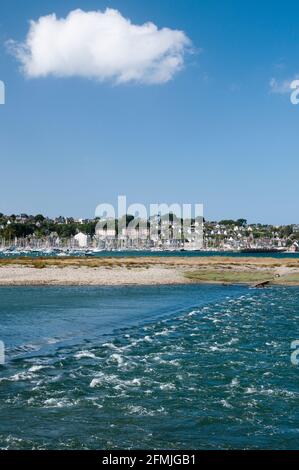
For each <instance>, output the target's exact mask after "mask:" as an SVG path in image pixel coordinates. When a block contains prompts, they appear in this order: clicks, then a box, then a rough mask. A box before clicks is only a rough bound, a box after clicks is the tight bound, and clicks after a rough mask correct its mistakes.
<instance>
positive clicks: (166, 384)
mask: <svg viewBox="0 0 299 470" xmlns="http://www.w3.org/2000/svg"><path fill="white" fill-rule="evenodd" d="M0 300H1V304H0V305H1V307H0V332H1V333H0V339H1V340H3V341H4V342H5V345H6V364H5V366H2V367H1V366H0V448H2V449H32V448H35V449H37V448H40V449H83V448H84V449H113V448H122V449H127V448H159V449H161V448H175V449H186V448H188V449H189V448H193V449H230V448H251V449H252V448H270V449H276V448H279V449H298V448H299V441H298V434H299V411H298V405H299V390H298V383H299V382H298V379H299V367H296V366H294V365H292V364H291V362H290V353H291V349H290V344H291V342H292V341H293V340H295V339H299V332H298V319H299V313H298V307H299V288H287V287H273V288H269V289H264V290H258V289H248V288H246V287H243V286H230V287H224V286H212V285H207V286H205V285H199V286H196V285H187V286H165V287H130V288H125V287H119V288H116V287H106V288H104V287H101V288H97V287H89V288H88V287H78V288H73V287H45V288H40V287H32V288H30V287H26V288H21V287H14V288H11V287H4V288H1V289H0Z"/></svg>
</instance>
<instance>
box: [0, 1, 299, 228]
mask: <svg viewBox="0 0 299 470" xmlns="http://www.w3.org/2000/svg"><path fill="white" fill-rule="evenodd" d="M269 4H270V2H259V1H255V0H253V1H250V2H249V1H248V2H247V1H246V2H245V1H244V2H240V1H238V0H234V1H229V0H225V1H223V2H220V1H217V0H210V1H209V2H207V1H203V0H163V1H161V0H159V1H158V0H151V1H145V0H143V1H141V0H126V1H124V0H122V1H117V0H114V1H101V0H96V1H95V0H84V1H83V0H82V1H79V0H76V1H73V0H66V1H63V2H61V1H57V0H51V1H43V2H41V1H37V0H27V1H26V2H23V1H21V0H10V1H8V0H3V1H1V6H0V79H1V80H3V81H4V82H5V84H6V104H5V105H4V106H0V136H1V170H2V171H1V174H2V178H1V186H0V212H4V213H20V212H26V213H39V212H42V213H44V214H46V215H50V216H55V215H60V214H63V215H72V216H76V217H92V216H93V215H94V210H95V207H96V205H97V204H99V203H100V202H112V203H114V202H115V201H116V197H117V195H118V194H126V195H127V197H128V202H129V203H133V202H141V203H145V204H148V203H156V202H166V203H172V202H180V203H196V202H202V203H203V204H204V210H205V216H206V218H208V219H210V220H211V219H221V218H239V217H245V218H247V219H248V220H249V221H250V222H265V223H266V222H269V223H277V224H278V223H298V222H299V217H298V214H297V206H298V189H297V188H298V183H297V181H298V176H297V175H298V170H299V159H298V154H299V142H298V138H297V136H298V129H299V105H298V106H294V105H292V104H291V103H290V96H289V94H288V93H278V92H277V93H273V90H272V92H271V87H270V80H271V79H275V80H276V82H275V83H277V84H278V85H277V87H276V91H280V85H283V83H284V81H288V80H291V79H293V78H295V77H296V75H298V74H299V27H298V15H299V4H298V2H295V1H284V2H280V1H277V2H271V8H270V7H269ZM107 7H110V8H114V9H117V10H119V11H120V12H121V14H122V15H123V16H124V17H126V18H129V19H130V20H131V21H132V23H134V24H137V25H141V24H143V23H145V22H147V21H152V22H153V23H155V25H157V27H158V28H162V27H168V28H171V29H177V30H181V31H184V33H185V34H186V36H188V38H189V39H190V40H191V41H192V45H193V49H194V51H193V53H192V54H187V55H186V56H185V64H184V69H183V70H182V71H180V72H178V73H177V74H175V75H174V77H173V79H172V80H170V81H168V82H167V83H163V84H140V83H124V84H119V85H116V84H115V83H113V81H111V80H110V81H109V80H108V81H106V82H103V83H100V82H98V81H96V80H94V79H86V78H82V77H81V78H80V77H71V78H53V77H51V76H48V77H45V78H28V77H25V76H24V74H23V73H22V72H21V70H20V64H19V63H18V61H17V59H16V58H15V57H13V56H12V55H11V54H9V53H8V52H7V47H6V46H5V43H6V41H8V40H10V39H13V40H16V41H24V39H25V37H26V34H27V32H28V29H29V24H28V21H29V20H30V19H34V20H37V19H38V18H39V17H41V16H44V15H48V14H50V13H53V12H55V13H56V15H57V16H58V17H65V16H66V15H67V14H68V13H69V12H70V11H71V10H74V9H76V8H81V9H83V10H85V11H92V10H105V9H106V8H107Z"/></svg>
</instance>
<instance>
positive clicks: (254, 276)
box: [185, 270, 274, 284]
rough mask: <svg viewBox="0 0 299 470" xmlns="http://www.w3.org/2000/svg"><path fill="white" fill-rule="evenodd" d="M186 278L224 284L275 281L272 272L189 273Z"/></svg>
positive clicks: (214, 271)
mask: <svg viewBox="0 0 299 470" xmlns="http://www.w3.org/2000/svg"><path fill="white" fill-rule="evenodd" d="M185 276H186V277H187V278H188V279H190V280H192V281H202V282H223V283H230V284H238V283H240V284H244V283H246V284H247V283H257V282H262V281H268V280H271V279H273V277H274V276H273V273H272V272H271V271H263V272H252V271H250V272H249V271H233V272H232V271H229V272H227V271H216V270H213V271H189V272H186V273H185Z"/></svg>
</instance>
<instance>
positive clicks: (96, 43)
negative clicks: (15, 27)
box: [10, 9, 191, 84]
mask: <svg viewBox="0 0 299 470" xmlns="http://www.w3.org/2000/svg"><path fill="white" fill-rule="evenodd" d="M190 46H191V41H190V39H189V38H188V37H187V36H186V34H185V33H184V32H183V31H178V30H173V29H169V28H162V29H158V28H157V26H155V25H154V24H153V23H145V24H143V25H141V26H139V25H134V24H132V23H131V21H130V20H129V19H126V18H124V17H123V16H122V15H121V13H120V12H119V11H117V10H113V9H107V10H106V11H103V12H101V11H89V12H85V11H82V10H74V11H71V12H70V13H69V14H68V16H67V17H66V18H57V17H56V15H55V14H52V15H48V16H43V17H40V18H39V19H38V20H37V21H31V22H30V28H29V31H28V34H27V37H26V39H25V41H24V42H22V43H16V42H14V41H10V48H11V50H12V51H13V54H14V55H15V56H16V57H17V59H18V60H19V61H20V63H21V66H22V70H23V72H24V74H25V75H26V76H27V77H29V78H37V77H47V76H56V77H74V76H78V77H86V78H93V79H96V80H99V81H105V80H112V81H114V82H116V83H125V82H140V83H147V84H152V83H165V82H167V81H169V80H171V79H172V78H173V76H174V75H175V73H176V72H178V71H179V70H181V69H182V67H183V65H184V54H185V53H186V51H187V50H188V49H190Z"/></svg>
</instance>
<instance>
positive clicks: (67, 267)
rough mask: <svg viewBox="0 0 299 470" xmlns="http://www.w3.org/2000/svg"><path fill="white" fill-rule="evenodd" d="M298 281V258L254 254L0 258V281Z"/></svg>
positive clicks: (4, 283)
mask: <svg viewBox="0 0 299 470" xmlns="http://www.w3.org/2000/svg"><path fill="white" fill-rule="evenodd" d="M264 281H269V283H270V284H277V285H299V259H290V258H287V259H286V258H284V259H282V258H263V257H259V258H253V257H248V258H246V257H242V258H235V257H216V256H215V257H214V256H213V257H182V256H180V257H136V258H93V257H90V258H88V257H86V258H71V257H68V258H18V259H0V285H2V286H14V285H91V286H104V285H107V286H117V285H163V284H187V283H223V284H238V283H245V284H249V285H254V284H256V283H258V282H264Z"/></svg>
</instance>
